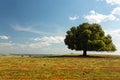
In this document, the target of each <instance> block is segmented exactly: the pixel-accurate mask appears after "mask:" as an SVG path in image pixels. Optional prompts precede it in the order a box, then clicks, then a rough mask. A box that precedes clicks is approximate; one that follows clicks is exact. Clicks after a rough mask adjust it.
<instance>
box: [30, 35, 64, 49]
mask: <svg viewBox="0 0 120 80" xmlns="http://www.w3.org/2000/svg"><path fill="white" fill-rule="evenodd" d="M33 40H34V41H40V42H39V45H40V44H41V45H40V46H38V44H31V46H35V47H36V46H38V47H41V46H45V45H46V46H48V45H51V44H54V43H63V42H64V37H63V36H50V37H42V38H34V39H33Z"/></svg>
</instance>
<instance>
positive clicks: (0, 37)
mask: <svg viewBox="0 0 120 80" xmlns="http://www.w3.org/2000/svg"><path fill="white" fill-rule="evenodd" d="M0 39H3V40H8V39H9V37H8V36H5V35H2V36H0Z"/></svg>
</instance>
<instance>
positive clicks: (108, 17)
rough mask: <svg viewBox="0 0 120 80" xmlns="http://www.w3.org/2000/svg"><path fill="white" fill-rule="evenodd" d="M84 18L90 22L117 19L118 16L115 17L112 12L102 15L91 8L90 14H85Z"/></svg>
mask: <svg viewBox="0 0 120 80" xmlns="http://www.w3.org/2000/svg"><path fill="white" fill-rule="evenodd" d="M84 18H85V19H86V20H87V21H88V22H90V23H101V22H106V21H113V20H118V18H116V16H114V15H113V14H109V15H104V14H100V13H97V12H95V11H94V10H91V11H90V14H89V15H86V16H85V17H84Z"/></svg>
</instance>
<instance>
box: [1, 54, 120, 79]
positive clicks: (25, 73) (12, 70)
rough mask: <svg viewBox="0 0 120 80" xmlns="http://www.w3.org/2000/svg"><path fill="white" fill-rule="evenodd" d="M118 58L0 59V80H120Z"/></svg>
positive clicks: (119, 58) (2, 57)
mask: <svg viewBox="0 0 120 80" xmlns="http://www.w3.org/2000/svg"><path fill="white" fill-rule="evenodd" d="M119 63H120V56H101V55H99V56H88V57H82V56H57V57H44V58H41V57H6V56H1V57H0V80H103V79H104V80H120V64H119Z"/></svg>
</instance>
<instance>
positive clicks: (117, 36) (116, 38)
mask: <svg viewBox="0 0 120 80" xmlns="http://www.w3.org/2000/svg"><path fill="white" fill-rule="evenodd" d="M105 32H106V34H110V35H111V36H112V40H113V43H114V44H115V45H116V48H117V50H118V52H120V45H119V44H120V29H111V30H105Z"/></svg>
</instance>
